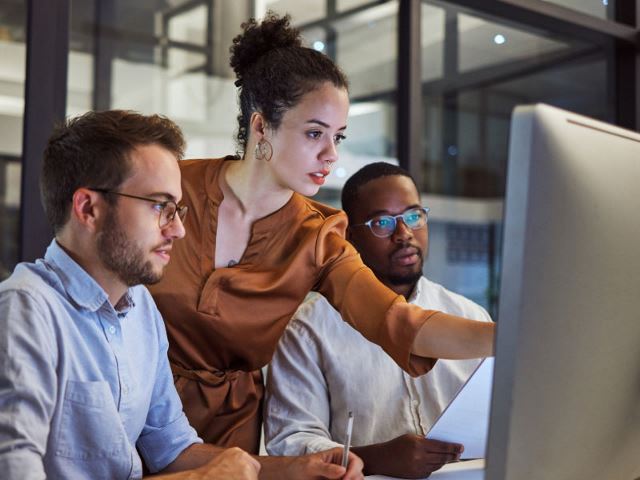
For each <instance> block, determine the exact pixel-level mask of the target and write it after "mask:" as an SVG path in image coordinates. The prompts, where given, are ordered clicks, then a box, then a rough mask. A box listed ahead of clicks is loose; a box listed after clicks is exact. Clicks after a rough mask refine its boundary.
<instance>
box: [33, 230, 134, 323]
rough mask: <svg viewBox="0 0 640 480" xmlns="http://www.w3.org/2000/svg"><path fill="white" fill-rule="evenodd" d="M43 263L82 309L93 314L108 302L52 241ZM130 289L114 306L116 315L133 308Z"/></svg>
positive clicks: (101, 290)
mask: <svg viewBox="0 0 640 480" xmlns="http://www.w3.org/2000/svg"><path fill="white" fill-rule="evenodd" d="M44 261H45V263H46V264H47V265H48V266H49V267H51V268H52V269H53V270H54V271H55V272H56V274H57V276H58V278H59V279H60V282H61V283H62V286H63V288H64V289H65V291H66V292H67V294H68V295H69V297H71V299H72V300H73V301H74V302H75V303H76V304H77V305H78V306H79V307H82V308H85V309H87V310H90V311H93V312H95V311H96V310H98V309H99V308H100V307H101V306H102V305H104V303H105V302H107V303H108V302H109V296H108V295H107V292H105V291H104V289H103V288H102V287H101V286H100V285H99V284H98V282H96V281H95V279H94V278H93V277H92V276H91V275H89V274H88V273H87V272H86V271H85V270H84V269H83V268H82V267H81V266H80V265H79V264H78V263H77V262H76V261H75V260H73V259H72V258H71V257H70V256H69V254H67V252H65V251H64V249H63V248H62V247H61V246H60V245H59V244H58V242H57V241H56V240H55V239H54V240H53V241H52V242H51V243H50V244H49V247H48V248H47V251H46V253H45V255H44ZM131 293H132V292H131V288H129V289H128V290H127V292H126V293H125V295H124V296H123V297H122V299H120V301H119V302H118V304H117V305H116V307H117V308H116V311H117V312H118V313H123V314H126V313H127V312H128V311H129V310H131V308H133V307H134V303H133V299H132V296H131Z"/></svg>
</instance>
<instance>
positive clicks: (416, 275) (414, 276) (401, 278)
mask: <svg viewBox="0 0 640 480" xmlns="http://www.w3.org/2000/svg"><path fill="white" fill-rule="evenodd" d="M420 277H422V271H420V272H413V273H407V274H406V275H390V276H388V277H387V280H388V282H389V283H390V284H391V285H411V286H413V285H415V284H416V282H417V281H418V280H420Z"/></svg>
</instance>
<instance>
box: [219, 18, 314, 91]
mask: <svg viewBox="0 0 640 480" xmlns="http://www.w3.org/2000/svg"><path fill="white" fill-rule="evenodd" d="M290 21H291V17H290V16H289V15H285V16H283V17H279V16H278V15H277V14H275V13H273V12H271V11H269V12H267V14H266V15H265V17H264V19H263V20H262V22H260V23H258V22H257V21H256V19H255V18H251V19H249V21H248V22H245V23H243V24H242V25H241V28H242V30H243V32H242V33H241V34H239V35H238V36H236V37H235V38H234V39H233V45H232V46H231V48H230V49H229V51H230V52H231V60H230V62H229V63H230V65H231V68H233V71H234V72H235V73H236V78H237V79H238V80H237V81H236V82H235V84H236V86H240V85H242V80H243V77H244V75H245V74H246V72H247V71H248V70H249V69H250V68H251V67H252V66H253V65H254V64H256V63H257V62H258V60H259V59H260V58H262V57H264V56H265V55H266V54H268V53H269V52H271V51H273V50H276V49H278V48H287V47H300V46H302V40H301V38H300V31H299V30H298V29H297V28H293V27H291V25H290Z"/></svg>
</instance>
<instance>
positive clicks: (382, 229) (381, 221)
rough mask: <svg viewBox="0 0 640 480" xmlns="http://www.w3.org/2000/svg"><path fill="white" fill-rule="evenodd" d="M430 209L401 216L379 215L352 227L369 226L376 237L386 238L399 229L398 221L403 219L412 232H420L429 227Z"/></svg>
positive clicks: (409, 212)
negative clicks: (420, 229)
mask: <svg viewBox="0 0 640 480" xmlns="http://www.w3.org/2000/svg"><path fill="white" fill-rule="evenodd" d="M428 213H429V207H416V208H410V209H409V210H407V211H405V212H403V213H401V214H399V215H378V216H377V217H373V218H372V219H371V220H368V221H366V222H364V223H358V224H356V225H351V226H352V227H362V226H367V227H369V230H371V233H373V234H374V235H375V236H376V237H380V238H386V237H390V236H391V235H393V233H394V232H395V231H396V228H397V227H398V219H402V221H403V222H404V224H405V225H406V226H407V227H409V228H410V229H411V230H418V229H419V228H423V227H424V226H426V225H427V219H428Z"/></svg>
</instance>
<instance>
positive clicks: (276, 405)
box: [264, 302, 341, 455]
mask: <svg viewBox="0 0 640 480" xmlns="http://www.w3.org/2000/svg"><path fill="white" fill-rule="evenodd" d="M312 305H313V302H311V303H309V302H308V303H305V304H303V306H302V307H301V308H300V309H299V310H298V311H297V312H296V314H295V315H294V317H293V319H292V320H291V323H290V324H289V327H288V328H287V330H286V331H285V333H284V335H283V336H282V338H281V340H280V343H279V345H278V348H277V350H276V352H275V355H274V356H273V359H272V360H271V364H270V366H269V373H268V376H267V387H266V397H265V415H264V416H265V422H264V432H265V447H266V449H267V452H268V453H269V454H270V455H303V454H306V453H313V452H318V451H322V450H328V449H330V448H333V447H337V446H341V445H340V444H339V443H336V442H334V441H333V440H331V434H330V433H329V429H330V422H331V411H330V402H329V393H328V391H327V385H326V382H325V379H324V375H323V372H322V369H321V361H320V358H319V352H320V349H319V346H318V344H317V342H318V341H321V339H318V338H316V335H315V333H314V332H312V331H310V329H308V328H307V326H306V325H305V323H304V322H302V321H301V320H300V316H304V315H305V314H308V313H311V312H313V308H312Z"/></svg>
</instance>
